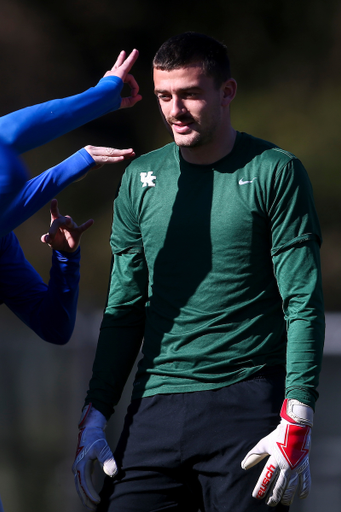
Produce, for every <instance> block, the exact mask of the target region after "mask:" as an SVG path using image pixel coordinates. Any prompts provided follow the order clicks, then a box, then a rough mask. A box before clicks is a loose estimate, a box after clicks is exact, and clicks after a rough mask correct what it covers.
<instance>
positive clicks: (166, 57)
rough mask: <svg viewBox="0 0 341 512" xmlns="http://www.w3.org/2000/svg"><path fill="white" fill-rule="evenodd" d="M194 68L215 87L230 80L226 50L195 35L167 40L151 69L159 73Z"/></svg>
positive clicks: (210, 38)
mask: <svg viewBox="0 0 341 512" xmlns="http://www.w3.org/2000/svg"><path fill="white" fill-rule="evenodd" d="M193 64H198V65H200V66H201V67H202V70H203V72H204V73H205V75H206V76H211V77H213V78H214V81H215V83H216V85H217V87H220V85H221V84H222V83H223V82H226V80H228V79H229V78H231V71H230V61H229V58H228V55H227V48H226V46H225V45H224V44H222V43H220V42H219V41H217V40H216V39H213V37H210V36H206V35H205V34H199V33H197V32H185V33H183V34H179V35H176V36H173V37H171V38H170V39H168V40H167V41H166V42H165V43H163V44H162V45H161V47H160V48H159V50H158V51H157V52H156V55H155V57H154V60H153V67H154V68H156V69H161V70H162V71H172V70H173V69H179V68H185V67H187V66H189V65H193Z"/></svg>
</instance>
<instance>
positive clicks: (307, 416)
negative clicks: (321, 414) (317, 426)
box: [281, 398, 314, 427]
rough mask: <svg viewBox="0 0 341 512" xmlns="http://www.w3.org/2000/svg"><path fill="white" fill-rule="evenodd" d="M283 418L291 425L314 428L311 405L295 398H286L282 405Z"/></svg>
mask: <svg viewBox="0 0 341 512" xmlns="http://www.w3.org/2000/svg"><path fill="white" fill-rule="evenodd" d="M281 418H283V419H284V420H286V421H288V422H289V423H298V424H299V425H307V426H309V427H312V426H313V419H314V411H313V410H312V408H311V407H309V405H306V404H303V403H302V402H299V401H298V400H295V399H294V398H286V399H285V400H284V402H283V405H282V409H281Z"/></svg>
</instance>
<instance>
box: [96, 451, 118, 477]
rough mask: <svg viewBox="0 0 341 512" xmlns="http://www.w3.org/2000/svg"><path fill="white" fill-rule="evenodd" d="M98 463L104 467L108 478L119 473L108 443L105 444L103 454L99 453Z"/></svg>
mask: <svg viewBox="0 0 341 512" xmlns="http://www.w3.org/2000/svg"><path fill="white" fill-rule="evenodd" d="M98 461H99V462H100V464H101V466H102V467H103V471H104V473H106V474H107V475H108V476H114V475H115V474H116V473H117V465H116V461H115V459H114V456H113V453H112V451H111V450H110V448H109V445H108V443H105V445H104V446H103V448H102V450H101V452H100V453H99V455H98Z"/></svg>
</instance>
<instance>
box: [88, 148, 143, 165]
mask: <svg viewBox="0 0 341 512" xmlns="http://www.w3.org/2000/svg"><path fill="white" fill-rule="evenodd" d="M84 149H85V150H86V151H87V152H88V153H89V155H90V156H91V157H92V158H93V159H94V160H95V162H96V164H97V165H96V166H95V167H92V168H91V169H90V170H93V169H99V168H100V167H102V165H104V164H114V163H116V162H121V161H122V160H128V159H129V158H132V157H134V156H135V152H134V150H133V149H132V148H129V149H115V148H104V147H100V146H85V148H84Z"/></svg>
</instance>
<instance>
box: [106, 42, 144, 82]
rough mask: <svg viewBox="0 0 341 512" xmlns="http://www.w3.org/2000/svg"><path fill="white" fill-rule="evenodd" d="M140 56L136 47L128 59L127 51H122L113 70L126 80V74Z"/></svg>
mask: <svg viewBox="0 0 341 512" xmlns="http://www.w3.org/2000/svg"><path fill="white" fill-rule="evenodd" d="M138 56H139V52H138V50H136V49H134V50H133V51H132V52H131V53H130V54H129V55H128V57H127V58H126V59H125V52H121V53H120V55H119V56H118V59H117V61H116V62H115V64H114V66H113V67H112V69H111V71H113V72H114V73H115V75H117V76H119V77H120V78H122V80H124V78H125V76H126V74H127V73H129V71H130V70H131V68H132V67H133V65H134V64H135V62H136V60H137V58H138Z"/></svg>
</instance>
